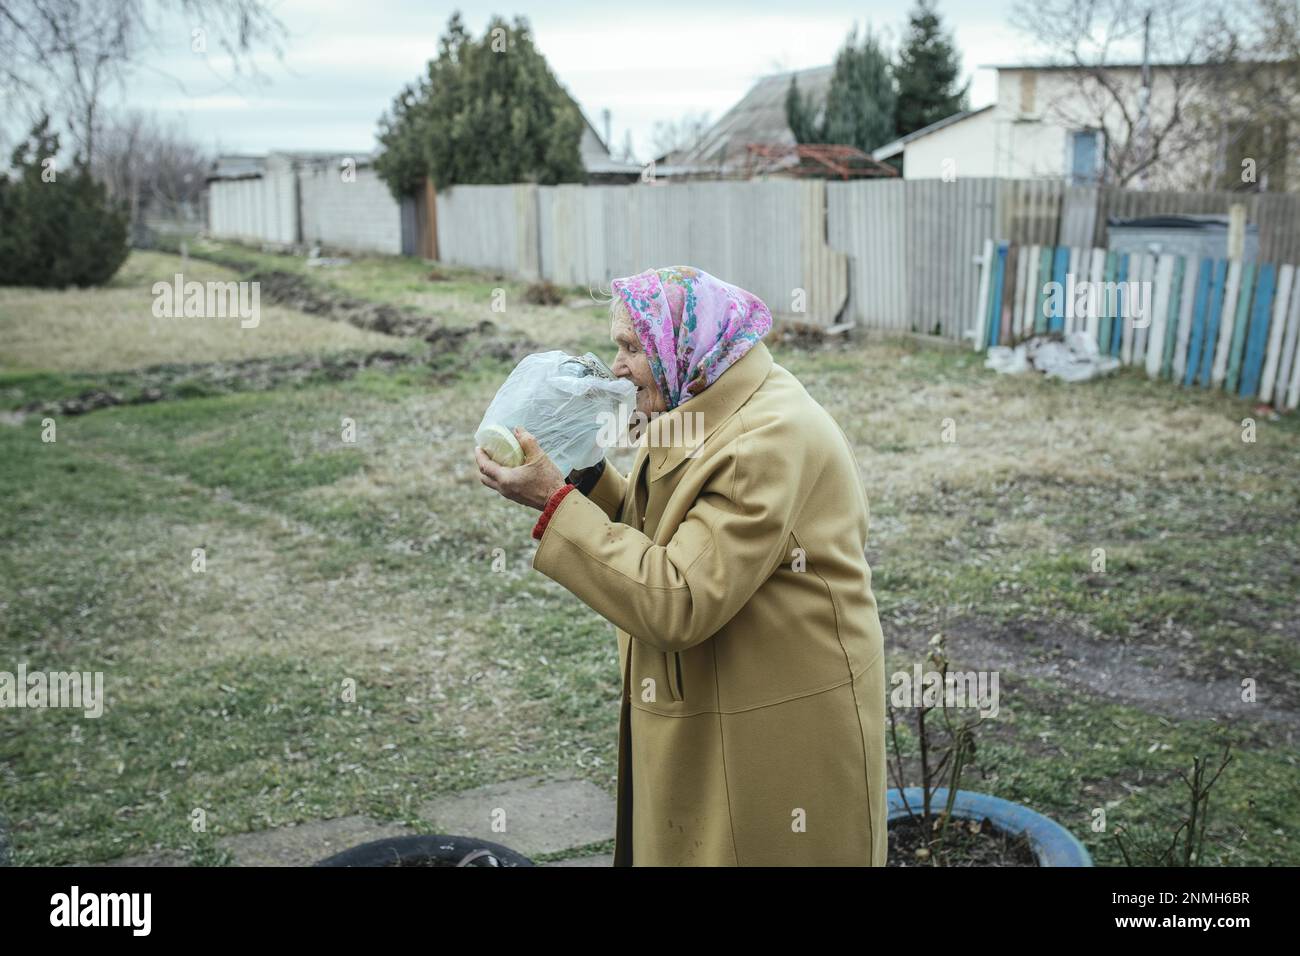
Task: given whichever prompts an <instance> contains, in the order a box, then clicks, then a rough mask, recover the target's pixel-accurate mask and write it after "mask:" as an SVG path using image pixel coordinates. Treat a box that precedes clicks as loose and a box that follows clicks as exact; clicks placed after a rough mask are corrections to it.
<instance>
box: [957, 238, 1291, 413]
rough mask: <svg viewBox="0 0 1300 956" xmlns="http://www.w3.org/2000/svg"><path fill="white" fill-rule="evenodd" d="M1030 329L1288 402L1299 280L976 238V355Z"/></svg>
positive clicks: (1179, 376) (1264, 271)
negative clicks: (1081, 337)
mask: <svg viewBox="0 0 1300 956" xmlns="http://www.w3.org/2000/svg"><path fill="white" fill-rule="evenodd" d="M1042 332H1064V333H1070V332H1084V333H1086V334H1087V335H1088V336H1089V337H1090V338H1092V339H1093V340H1094V341H1095V342H1096V343H1097V346H1098V349H1099V350H1100V351H1101V353H1102V354H1103V355H1112V356H1116V357H1118V358H1119V360H1120V362H1121V363H1122V364H1125V365H1138V366H1142V367H1143V368H1145V370H1146V373H1147V375H1148V376H1149V377H1151V378H1165V379H1170V380H1172V381H1174V382H1179V383H1181V384H1182V385H1185V386H1193V385H1195V386H1200V387H1202V388H1222V389H1224V390H1226V391H1227V392H1229V393H1231V394H1235V395H1239V396H1241V397H1242V398H1251V399H1255V400H1256V401H1258V402H1262V403H1271V404H1272V405H1274V407H1276V408H1279V409H1287V410H1289V409H1294V408H1296V406H1297V405H1298V404H1300V354H1298V353H1300V349H1298V348H1297V337H1298V336H1300V276H1298V275H1297V267H1296V266H1294V265H1291V264H1278V263H1273V262H1262V263H1254V262H1241V261H1239V260H1227V259H1210V258H1203V259H1198V258H1193V257H1189V256H1180V255H1174V254H1170V253H1166V254H1155V253H1122V252H1117V251H1115V250H1106V249H1090V248H1071V247H1068V246H1046V245H1013V244H1011V243H1008V242H996V243H995V242H994V241H992V240H987V241H986V242H985V244H984V255H983V257H982V260H981V265H980V283H979V292H978V298H977V304H976V308H975V315H974V322H973V328H972V331H971V332H970V333H968V334H970V335H972V337H973V339H974V345H975V348H976V350H977V351H984V350H986V349H988V348H989V347H990V346H993V345H1012V344H1014V343H1016V342H1018V341H1020V340H1022V339H1024V338H1026V337H1028V336H1030V335H1033V334H1035V333H1042Z"/></svg>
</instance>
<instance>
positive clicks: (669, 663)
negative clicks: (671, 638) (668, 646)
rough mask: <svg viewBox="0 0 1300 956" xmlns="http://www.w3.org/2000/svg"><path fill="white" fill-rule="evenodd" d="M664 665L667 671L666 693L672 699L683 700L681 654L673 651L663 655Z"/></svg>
mask: <svg viewBox="0 0 1300 956" xmlns="http://www.w3.org/2000/svg"><path fill="white" fill-rule="evenodd" d="M664 667H665V669H666V670H667V671H668V693H670V694H671V695H672V697H673V700H685V699H686V691H685V690H684V689H683V687H682V656H681V654H680V653H678V652H676V651H673V652H672V653H669V654H665V655H664Z"/></svg>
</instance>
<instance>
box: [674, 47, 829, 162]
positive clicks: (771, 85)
mask: <svg viewBox="0 0 1300 956" xmlns="http://www.w3.org/2000/svg"><path fill="white" fill-rule="evenodd" d="M834 70H835V68H834V67H833V66H818V67H813V68H812V69H808V70H794V71H792V72H787V73H773V74H771V75H769V76H764V77H762V78H760V79H759V80H758V81H757V82H756V83H755V84H754V85H753V86H752V87H750V89H749V92H748V93H746V94H745V95H744V96H743V97H741V99H740V101H739V102H737V103H736V104H735V105H734V106H733V107H731V109H729V110H727V112H726V113H724V114H723V116H722V118H721V119H720V120H718V121H717V122H716V123H714V124H713V125H712V126H711V127H709V129H708V131H707V132H706V133H705V134H704V135H703V136H701V137H700V140H699V142H697V143H696V144H695V145H694V146H692V147H691V148H690V149H687V150H684V151H682V152H680V153H675V154H670V155H669V156H668V157H667V158H668V159H669V165H670V166H671V167H689V168H692V169H704V168H707V169H713V170H721V169H724V168H728V167H734V166H737V165H738V164H743V163H744V162H745V161H746V159H747V153H746V149H745V147H746V146H747V145H748V144H749V143H772V144H784V145H794V143H795V139H794V134H793V133H791V132H790V124H789V123H787V122H786V118H785V97H786V93H787V91H788V90H789V89H790V80H791V78H792V77H793V78H794V80H795V82H796V83H797V84H798V86H799V92H800V94H801V95H804V96H807V95H808V94H812V97H813V101H814V102H816V103H825V101H826V93H827V91H828V90H829V89H830V85H831V75H832V74H833V73H834ZM665 168H668V167H665Z"/></svg>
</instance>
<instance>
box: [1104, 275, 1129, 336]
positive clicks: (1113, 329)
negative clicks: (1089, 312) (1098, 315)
mask: <svg viewBox="0 0 1300 956" xmlns="http://www.w3.org/2000/svg"><path fill="white" fill-rule="evenodd" d="M1128 263H1129V257H1128V255H1127V254H1123V253H1121V254H1120V257H1119V267H1118V268H1117V269H1116V271H1115V283H1116V285H1117V287H1118V288H1119V295H1117V296H1116V297H1115V301H1116V302H1117V303H1118V304H1119V314H1118V315H1116V316H1115V318H1114V320H1113V321H1112V322H1111V324H1110V347H1109V348H1108V349H1106V350H1105V352H1106V354H1107V355H1119V350H1120V346H1121V345H1122V344H1123V342H1124V323H1125V321H1127V320H1126V319H1125V314H1126V313H1127V312H1128V302H1127V301H1126V299H1127V297H1126V296H1125V295H1124V283H1125V282H1127V281H1128Z"/></svg>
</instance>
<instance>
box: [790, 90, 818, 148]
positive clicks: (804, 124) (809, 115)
mask: <svg viewBox="0 0 1300 956" xmlns="http://www.w3.org/2000/svg"><path fill="white" fill-rule="evenodd" d="M785 120H786V123H787V124H788V125H789V127H790V132H791V133H793V134H794V141H795V142H796V143H820V142H821V141H822V140H821V128H820V126H819V125H818V124H817V103H816V102H815V101H814V99H813V96H812V94H811V93H809V94H807V95H806V96H804V95H801V94H800V92H799V84H798V82H797V81H796V80H795V78H794V76H793V75H791V77H790V89H789V90H787V91H786V94H785Z"/></svg>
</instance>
